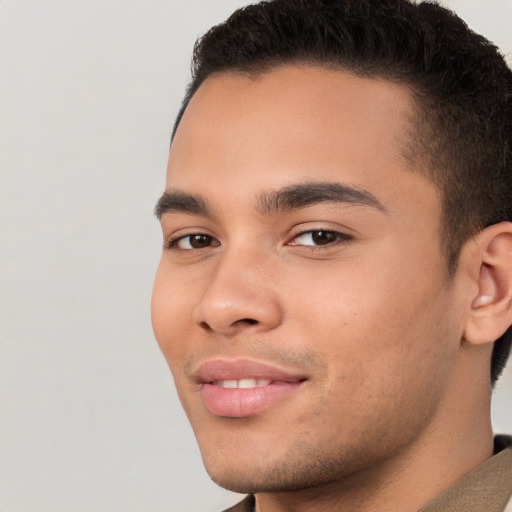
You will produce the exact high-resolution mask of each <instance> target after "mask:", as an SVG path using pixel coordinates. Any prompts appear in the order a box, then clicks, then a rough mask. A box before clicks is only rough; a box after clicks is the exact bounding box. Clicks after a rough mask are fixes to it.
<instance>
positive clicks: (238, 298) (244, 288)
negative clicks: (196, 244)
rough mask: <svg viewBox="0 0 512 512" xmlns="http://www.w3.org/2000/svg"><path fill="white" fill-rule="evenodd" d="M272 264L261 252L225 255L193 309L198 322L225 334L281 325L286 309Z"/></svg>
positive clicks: (217, 263)
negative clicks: (257, 253)
mask: <svg viewBox="0 0 512 512" xmlns="http://www.w3.org/2000/svg"><path fill="white" fill-rule="evenodd" d="M272 267H273V265H272V262H271V261H269V258H265V256H263V255H261V253H260V254H259V255H256V254H253V255H248V254H246V253H244V254H242V253H241V252H236V253H235V252H234V253H232V254H231V255H224V256H223V257H222V258H220V259H219V261H218V262H216V263H215V265H214V268H212V271H211V274H210V276H209V280H208V284H207V286H206V288H205V291H204V293H203V295H202V297H201V299H200V301H199V304H198V305H197V307H196V308H195V310H194V321H195V323H196V324H197V325H198V326H199V327H200V328H201V329H202V330H205V331H210V332H215V333H217V334H221V335H223V336H234V335H236V334H239V333H242V332H251V333H262V332H265V331H269V330H271V329H273V328H275V327H277V326H278V325H280V324H281V322H282V319H283V309H282V305H281V301H280V300H279V290H278V286H277V281H276V276H275V274H274V272H273V269H272ZM274 268H275V266H274Z"/></svg>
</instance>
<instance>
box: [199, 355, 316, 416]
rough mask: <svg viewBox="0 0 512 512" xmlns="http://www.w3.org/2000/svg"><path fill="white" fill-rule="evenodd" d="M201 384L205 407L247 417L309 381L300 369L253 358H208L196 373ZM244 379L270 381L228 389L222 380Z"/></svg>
mask: <svg viewBox="0 0 512 512" xmlns="http://www.w3.org/2000/svg"><path fill="white" fill-rule="evenodd" d="M194 377H195V378H196V381H197V382H198V383H199V384H200V385H201V388H200V395H201V399H202V401H203V403H204V405H205V407H206V408H207V409H208V410H209V411H210V412H211V413H212V414H214V415H215V416H222V417H228V418H243V417H249V416H254V415H256V414H259V413H261V412H263V411H264V410H265V409H267V408H269V407H271V406H272V405H274V404H275V403H276V402H278V401H281V400H283V399H284V398H286V397H288V396H289V395H291V394H292V393H294V392H295V391H297V390H298V389H299V388H300V387H301V386H302V385H303V384H304V382H305V381H306V380H307V378H306V376H305V375H303V374H300V373H299V372H298V371H294V370H287V369H283V368H279V367H277V366H274V365H272V364H269V363H266V362H261V361H255V360H250V359H234V360H228V359H215V360H210V361H206V362H204V363H203V364H201V366H200V367H199V368H198V370H197V372H195V374H194ZM242 379H256V380H268V381H270V383H269V384H268V385H265V386H258V387H251V388H225V387H222V386H221V385H220V383H221V382H222V381H234V380H237V381H238V380H242Z"/></svg>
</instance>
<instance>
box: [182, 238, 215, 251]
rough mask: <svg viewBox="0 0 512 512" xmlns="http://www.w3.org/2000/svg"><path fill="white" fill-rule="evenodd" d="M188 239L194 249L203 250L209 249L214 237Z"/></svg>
mask: <svg viewBox="0 0 512 512" xmlns="http://www.w3.org/2000/svg"><path fill="white" fill-rule="evenodd" d="M188 238H189V240H190V241H189V244H190V246H191V247H192V249H203V248H204V247H208V246H209V245H210V244H211V241H212V237H211V236H208V235H191V236H189V237H188Z"/></svg>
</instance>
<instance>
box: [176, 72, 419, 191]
mask: <svg viewBox="0 0 512 512" xmlns="http://www.w3.org/2000/svg"><path fill="white" fill-rule="evenodd" d="M412 112H413V108H412V99H411V94H410V91H409V89H408V88H407V87H405V86H401V85H399V84H395V83H392V82H389V81H387V80H384V79H380V78H362V77H358V76H355V75H353V74H351V73H348V72H342V71H335V70H327V69H323V68H317V67H307V66H305V67H296V66H284V67H281V68H276V69H274V70H272V71H270V72H267V73H264V74H262V75H259V76H257V77H255V78H254V77H252V78H250V77H247V76H244V75H242V74H240V73H232V72H229V73H220V74H216V75H213V76H211V77H209V78H208V79H207V80H206V81H205V82H204V83H203V84H202V85H201V87H200V88H199V89H198V91H197V92H196V94H195V95H194V97H193V98H192V100H191V101H190V104H189V106H188V108H187V110H186V111H185V114H184V116H183V118H182V120H181V123H180V126H179V128H178V130H177V132H176V136H175V139H174V141H173V144H172V147H171V152H170V158H169V166H168V175H167V185H168V187H171V188H178V189H180V188H184V189H186V190H187V191H190V192H193V193H196V192H197V193H203V192H204V191H205V189H206V187H207V190H208V194H209V195H211V196H215V194H216V192H219V193H222V191H223V190H224V191H227V190H230V191H231V193H233V192H235V191H236V194H237V195H240V194H247V193H249V192H250V191H251V190H256V189H258V190H261V189H265V188H266V189H275V188H281V187H283V186H288V185H290V184H292V183H293V182H295V181H302V182H304V181H308V180H310V181H319V180H326V181H340V182H343V183H346V184H350V185H352V186H354V187H356V188H365V189H366V188H368V185H371V187H372V188H373V189H379V188H380V189H381V190H382V191H383V192H384V188H386V187H387V188H389V185H390V184H392V185H393V186H394V188H395V191H397V192H400V190H399V189H400V187H401V180H402V181H403V179H408V178H405V177H404V174H405V172H407V174H409V175H411V174H412V173H410V164H409V162H408V160H407V159H406V158H404V156H403V149H404V147H406V144H407V142H408V140H409V138H410V132H411V130H412V123H411V119H412ZM395 178H397V179H395ZM384 185H386V187H384ZM230 199H233V196H232V195H231V196H230Z"/></svg>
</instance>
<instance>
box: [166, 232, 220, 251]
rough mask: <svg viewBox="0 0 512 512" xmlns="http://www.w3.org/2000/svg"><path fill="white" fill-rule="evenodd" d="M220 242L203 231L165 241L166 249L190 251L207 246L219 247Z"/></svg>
mask: <svg viewBox="0 0 512 512" xmlns="http://www.w3.org/2000/svg"><path fill="white" fill-rule="evenodd" d="M218 245H220V242H219V241H218V240H216V239H215V238H213V236H210V235H205V234H202V233H194V234H192V235H186V236H181V237H179V238H175V239H174V240H173V239H171V240H169V241H168V242H166V243H165V246H164V247H165V249H180V250H182V251H190V250H194V249H196V250H197V249H205V248H207V247H217V246H218Z"/></svg>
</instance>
